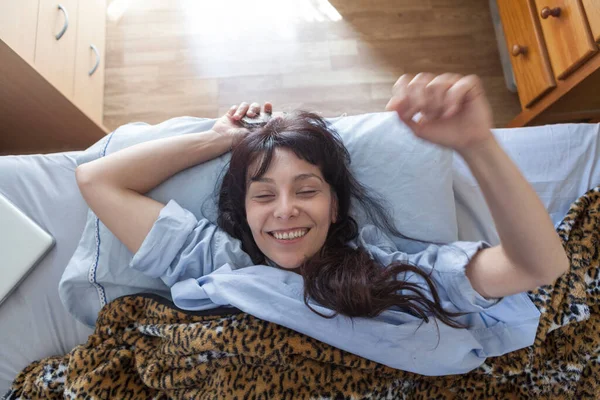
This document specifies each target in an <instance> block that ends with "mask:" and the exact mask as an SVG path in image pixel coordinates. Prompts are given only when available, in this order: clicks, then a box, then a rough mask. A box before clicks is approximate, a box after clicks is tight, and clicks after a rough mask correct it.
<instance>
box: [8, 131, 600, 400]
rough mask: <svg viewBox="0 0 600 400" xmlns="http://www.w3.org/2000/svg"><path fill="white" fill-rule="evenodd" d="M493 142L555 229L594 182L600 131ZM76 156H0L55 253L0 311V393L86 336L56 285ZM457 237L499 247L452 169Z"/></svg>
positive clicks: (78, 219)
mask: <svg viewBox="0 0 600 400" xmlns="http://www.w3.org/2000/svg"><path fill="white" fill-rule="evenodd" d="M494 133H495V135H496V137H497V139H498V141H499V142H500V144H501V145H502V147H503V148H504V149H505V150H506V152H507V153H508V155H509V156H510V157H511V158H512V159H513V161H515V163H516V164H517V165H518V166H519V168H520V169H521V171H522V173H523V175H524V176H525V177H526V178H527V180H528V181H529V182H531V184H532V186H533V187H534V189H535V190H536V192H537V193H538V195H539V196H540V198H541V200H542V202H543V203H544V206H545V207H546V209H547V210H548V211H549V213H550V216H551V218H552V220H553V222H554V223H555V225H557V224H558V223H559V222H560V220H561V219H562V218H563V216H564V215H565V214H566V212H567V210H568V208H569V206H570V204H571V203H572V202H573V201H574V200H575V199H577V197H579V196H580V195H581V194H583V193H585V192H586V191H587V190H588V189H590V188H592V187H594V186H596V185H599V184H600V160H599V158H600V125H599V124H577V125H574V124H564V125H554V126H544V127H532V128H520V129H497V130H495V131H494ZM76 154H77V152H70V153H56V154H48V155H32V156H5V157H0V192H1V193H2V194H4V195H5V196H6V197H8V198H9V199H10V200H11V201H12V202H14V203H15V204H16V205H17V206H18V207H19V208H21V209H22V210H23V211H24V212H25V213H26V214H27V215H29V216H30V217H31V218H33V219H34V220H35V221H36V222H37V223H38V224H40V226H42V227H43V228H45V229H46V230H47V231H48V232H50V233H51V234H52V235H53V236H54V237H55V238H56V247H55V248H54V249H53V250H52V251H51V252H50V253H49V254H48V255H47V256H46V257H45V258H44V259H43V260H42V262H41V263H40V264H39V265H38V266H37V267H36V268H35V270H34V271H32V273H31V274H30V275H29V276H28V277H27V278H26V279H25V281H24V282H23V283H22V284H21V285H20V287H19V288H18V289H17V290H16V291H14V292H13V293H12V294H11V296H10V297H9V298H8V299H7V300H6V301H5V302H4V303H3V304H2V306H0V395H1V394H3V393H4V392H6V390H8V387H9V385H10V382H11V381H12V379H14V377H15V376H16V374H17V373H18V372H19V371H20V370H21V369H22V368H24V367H25V366H26V365H28V364H29V363H30V362H32V361H34V360H37V359H40V358H43V357H47V356H51V355H56V354H65V353H67V352H69V351H70V350H71V349H72V348H73V347H74V346H76V345H77V344H79V343H82V342H85V340H86V339H87V336H88V335H89V334H90V333H91V332H92V331H91V330H90V329H89V328H87V327H86V326H84V325H82V324H80V323H79V322H77V321H76V320H75V319H74V318H72V317H71V316H70V315H69V314H68V313H67V312H66V310H65V309H64V307H63V306H62V303H61V301H60V299H59V297H58V282H59V281H60V277H61V275H62V273H63V270H64V268H65V266H66V265H67V262H68V261H69V259H70V257H71V255H72V254H73V252H74V251H75V248H76V247H77V244H78V243H79V239H80V237H81V233H82V231H83V227H84V224H85V218H86V212H87V205H86V204H85V201H84V200H83V198H82V197H81V195H80V193H79V190H78V188H77V185H76V182H75V176H74V171H75V165H76V164H75V156H76ZM453 172H454V191H455V198H456V205H457V218H458V230H459V239H461V240H480V239H484V240H487V241H488V242H490V243H492V244H497V243H499V239H498V235H497V233H496V230H495V227H494V223H493V220H492V218H491V215H490V213H489V210H488V209H487V206H486V204H485V201H484V199H483V197H482V194H481V191H480V189H479V186H478V185H477V182H476V181H475V179H474V178H473V176H472V174H471V173H470V171H469V169H468V168H467V166H466V165H465V163H464V161H463V160H462V158H460V157H459V156H455V158H454V163H453Z"/></svg>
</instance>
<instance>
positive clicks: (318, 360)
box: [6, 187, 600, 400]
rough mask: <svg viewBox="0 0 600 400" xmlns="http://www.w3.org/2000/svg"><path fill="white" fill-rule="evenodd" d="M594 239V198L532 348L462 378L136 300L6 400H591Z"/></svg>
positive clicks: (538, 300) (545, 299)
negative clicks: (404, 367)
mask: <svg viewBox="0 0 600 400" xmlns="http://www.w3.org/2000/svg"><path fill="white" fill-rule="evenodd" d="M599 228H600V187H598V188H595V189H593V190H590V191H589V192H588V193H586V194H585V195H584V196H582V197H581V198H579V199H578V200H577V201H576V202H575V203H573V205H572V206H571V208H570V210H569V212H568V214H567V216H566V217H565V218H564V220H563V221H562V223H561V224H560V225H559V226H558V228H557V231H558V233H559V234H560V237H561V238H562V241H563V246H564V248H565V249H566V251H567V254H568V256H569V258H570V260H571V269H570V271H569V272H568V273H566V274H565V275H563V276H562V277H561V278H559V279H558V280H557V281H556V282H555V284H554V285H553V286H550V285H549V286H543V287H540V288H538V289H536V290H534V291H531V292H528V294H529V296H530V297H531V299H532V301H533V302H534V304H535V305H536V306H537V307H538V309H539V310H540V311H541V313H542V316H541V320H540V326H539V329H538V332H537V337H536V340H535V343H534V344H533V345H532V346H530V347H527V348H524V349H521V350H518V351H515V352H512V353H509V354H506V355H504V356H501V357H495V358H488V359H487V360H486V362H485V363H484V364H483V365H481V366H480V367H479V368H477V369H475V370H473V371H471V372H469V373H467V374H464V375H452V376H444V377H428V376H422V375H417V374H413V373H409V372H405V371H399V370H395V369H392V368H389V367H387V366H384V365H381V364H377V363H375V362H372V361H369V360H366V359H364V358H361V357H358V356H356V355H353V354H351V353H347V352H344V351H342V350H339V349H336V348H334V347H332V346H329V345H327V344H324V343H322V342H319V341H317V340H315V339H313V338H311V337H307V336H305V335H303V334H300V333H298V332H295V331H293V330H290V329H287V328H285V327H282V326H279V325H276V324H274V323H270V322H266V321H263V320H260V319H257V318H255V317H253V316H252V315H249V314H246V313H243V312H241V311H240V310H238V309H236V308H218V309H214V310H210V311H209V312H187V311H183V310H180V309H178V308H176V307H175V306H174V305H173V304H172V303H170V302H168V301H166V300H164V299H162V298H159V297H156V296H153V295H133V296H126V297H121V298H119V299H116V300H115V301H113V302H111V303H109V304H107V305H106V306H105V307H104V308H103V309H102V310H101V312H100V315H99V318H98V321H97V324H96V330H95V332H94V334H92V335H91V336H90V337H89V339H88V341H87V343H85V344H83V345H80V346H78V347H76V348H75V349H73V350H72V351H71V352H70V353H69V354H67V355H65V356H58V357H50V358H46V359H43V360H40V361H37V362H34V363H32V364H30V365H29V366H28V367H26V368H25V369H24V370H23V371H22V372H21V373H20V374H19V375H18V376H17V378H16V379H15V381H14V382H13V384H12V387H11V390H10V392H9V393H8V394H7V395H6V399H59V398H77V399H79V398H81V399H108V398H111V399H192V398H193V399H215V398H219V399H233V398H237V399H242V398H244V399H246V398H248V399H305V398H306V399H308V398H310V399H359V398H361V399H362V398H371V399H373V398H375V399H383V398H386V399H390V398H393V399H407V398H409V399H432V398H436V399H475V398H477V399H481V398H494V399H542V398H543V399H546V398H547V399H550V398H552V399H553V400H558V399H583V398H600V308H599V303H600V285H599V282H600V281H599V274H600V266H599V262H600V234H599V232H600V229H599Z"/></svg>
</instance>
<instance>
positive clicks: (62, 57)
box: [34, 0, 86, 99]
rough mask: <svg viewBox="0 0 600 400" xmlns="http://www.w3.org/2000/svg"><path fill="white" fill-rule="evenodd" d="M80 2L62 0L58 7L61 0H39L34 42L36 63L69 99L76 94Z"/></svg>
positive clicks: (43, 73) (39, 69)
mask: <svg viewBox="0 0 600 400" xmlns="http://www.w3.org/2000/svg"><path fill="white" fill-rule="evenodd" d="M82 1H86V0H82ZM77 3H78V0H60V7H61V8H59V1H58V0H40V5H39V12H38V29H37V39H36V46H35V62H34V63H35V67H36V68H37V70H38V71H39V72H40V73H41V74H42V75H43V76H44V78H46V79H47V80H48V81H49V82H50V83H51V84H52V85H54V86H55V87H56V88H57V89H58V90H60V91H61V92H62V94H64V95H65V96H66V97H67V98H69V99H71V98H72V97H73V72H74V70H75V41H76V39H77V5H78V4H77ZM63 30H64V32H63ZM61 33H62V36H60V38H59V39H57V38H56V36H57V35H60V34H61Z"/></svg>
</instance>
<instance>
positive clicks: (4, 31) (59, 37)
mask: <svg viewBox="0 0 600 400" xmlns="http://www.w3.org/2000/svg"><path fill="white" fill-rule="evenodd" d="M105 37H106V0H59V1H56V0H20V1H9V0H2V1H1V2H0V154H27V153H48V152H55V151H66V150H79V149H85V148H86V147H88V146H90V145H91V144H93V143H94V142H96V141H97V140H98V139H100V138H102V137H103V136H104V135H106V133H107V129H106V128H105V127H104V126H103V125H102V116H103V107H104V60H103V57H104V47H105V46H104V43H105Z"/></svg>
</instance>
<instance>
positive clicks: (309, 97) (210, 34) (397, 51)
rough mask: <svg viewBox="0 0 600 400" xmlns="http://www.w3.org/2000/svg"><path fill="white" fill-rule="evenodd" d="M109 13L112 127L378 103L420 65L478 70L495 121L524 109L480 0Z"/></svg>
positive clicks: (138, 0)
mask: <svg viewBox="0 0 600 400" xmlns="http://www.w3.org/2000/svg"><path fill="white" fill-rule="evenodd" d="M108 13H109V18H108V21H107V44H106V53H107V54H106V66H105V68H106V83H105V101H104V125H105V126H106V127H107V128H109V129H110V130H113V129H115V128H117V127H118V126H120V125H122V124H125V123H128V122H133V121H144V122H148V123H151V124H155V123H159V122H161V121H164V120H166V119H168V118H172V117H177V116H182V115H191V116H198V117H209V118H214V117H217V116H220V115H222V114H223V113H224V112H225V111H226V110H227V109H228V108H229V107H230V106H231V105H232V104H239V103H240V102H241V101H259V102H263V101H272V102H273V103H274V106H275V109H277V110H283V111H289V110H292V109H295V108H304V109H309V110H312V111H317V112H319V113H321V114H322V115H323V116H326V117H333V116H338V115H341V114H342V113H348V114H349V115H353V114H360V113H367V112H377V111H383V108H384V106H385V104H386V103H387V101H388V100H389V98H390V95H391V88H392V85H393V83H394V82H395V81H396V79H397V78H398V77H399V76H400V75H402V74H403V73H407V72H410V73H417V72H423V71H426V72H433V73H442V72H446V71H450V72H457V73H461V74H477V75H479V76H480V77H481V78H482V79H483V82H484V84H485V87H486V91H487V94H488V97H489V99H490V102H491V104H492V107H493V108H494V113H495V126H497V127H502V126H504V125H505V124H506V123H508V121H509V120H510V119H512V117H514V116H515V115H516V114H517V113H518V112H519V111H520V108H519V101H518V98H517V95H516V94H515V93H511V92H510V91H508V90H507V88H506V85H505V82H504V78H503V73H502V68H501V65H500V57H499V53H498V48H497V44H496V39H495V36H494V29H493V26H492V20H491V16H490V12H489V8H488V2H487V1H484V0H329V1H327V0H255V1H247V0H218V1H208V0H112V1H109V6H108Z"/></svg>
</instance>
